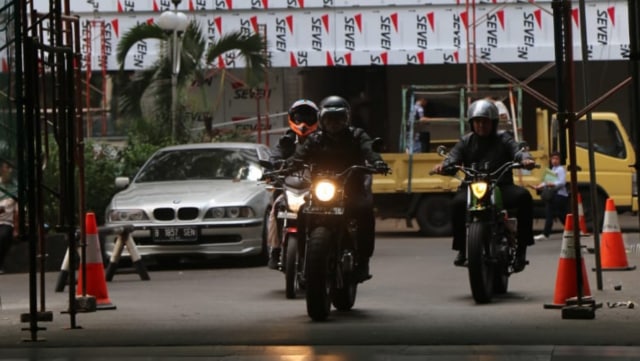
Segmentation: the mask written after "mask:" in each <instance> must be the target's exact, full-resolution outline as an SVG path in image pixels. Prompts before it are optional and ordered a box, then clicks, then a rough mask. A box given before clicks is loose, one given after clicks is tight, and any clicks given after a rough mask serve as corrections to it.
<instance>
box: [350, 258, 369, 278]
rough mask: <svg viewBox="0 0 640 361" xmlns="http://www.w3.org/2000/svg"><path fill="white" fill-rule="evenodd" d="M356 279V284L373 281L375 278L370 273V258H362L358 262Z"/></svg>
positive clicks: (355, 273)
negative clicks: (372, 278)
mask: <svg viewBox="0 0 640 361" xmlns="http://www.w3.org/2000/svg"><path fill="white" fill-rule="evenodd" d="M354 277H355V279H356V282H364V281H366V280H369V279H371V277H373V276H372V275H371V274H370V273H369V257H362V258H361V259H360V260H359V261H358V265H357V266H356V269H355V272H354Z"/></svg>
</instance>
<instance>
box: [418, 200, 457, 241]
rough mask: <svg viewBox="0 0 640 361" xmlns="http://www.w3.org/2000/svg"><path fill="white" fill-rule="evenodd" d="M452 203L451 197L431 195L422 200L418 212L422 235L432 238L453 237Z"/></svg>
mask: <svg viewBox="0 0 640 361" xmlns="http://www.w3.org/2000/svg"><path fill="white" fill-rule="evenodd" d="M450 202H451V199H450V197H447V196H444V195H430V196H425V197H423V198H422V200H421V201H420V204H419V205H418V211H417V212H416V220H417V221H418V225H419V226H420V234H421V235H423V236H430V237H447V236H450V235H451V205H450Z"/></svg>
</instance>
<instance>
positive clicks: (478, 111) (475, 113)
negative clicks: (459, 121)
mask: <svg viewBox="0 0 640 361" xmlns="http://www.w3.org/2000/svg"><path fill="white" fill-rule="evenodd" d="M467 118H468V120H469V125H471V122H472V121H473V119H475V118H489V119H491V122H492V123H493V129H494V130H496V129H497V126H498V119H499V118H500V112H499V111H498V107H497V106H496V105H495V104H494V103H493V102H492V101H491V100H487V99H480V100H476V101H475V102H473V103H471V105H469V111H468V112H467ZM471 129H473V127H472V128H471Z"/></svg>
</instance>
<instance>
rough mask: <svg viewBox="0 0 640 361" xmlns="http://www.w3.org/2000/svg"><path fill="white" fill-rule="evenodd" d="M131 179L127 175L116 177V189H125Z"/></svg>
mask: <svg viewBox="0 0 640 361" xmlns="http://www.w3.org/2000/svg"><path fill="white" fill-rule="evenodd" d="M129 182H131V180H130V179H129V177H116V182H115V184H116V189H125V188H127V187H128V186H129Z"/></svg>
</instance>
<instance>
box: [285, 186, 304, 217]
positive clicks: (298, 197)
mask: <svg viewBox="0 0 640 361" xmlns="http://www.w3.org/2000/svg"><path fill="white" fill-rule="evenodd" d="M287 204H288V205H289V210H291V212H294V213H297V212H298V210H299V209H300V206H301V205H303V204H304V193H302V194H296V193H293V192H290V191H287Z"/></svg>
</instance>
